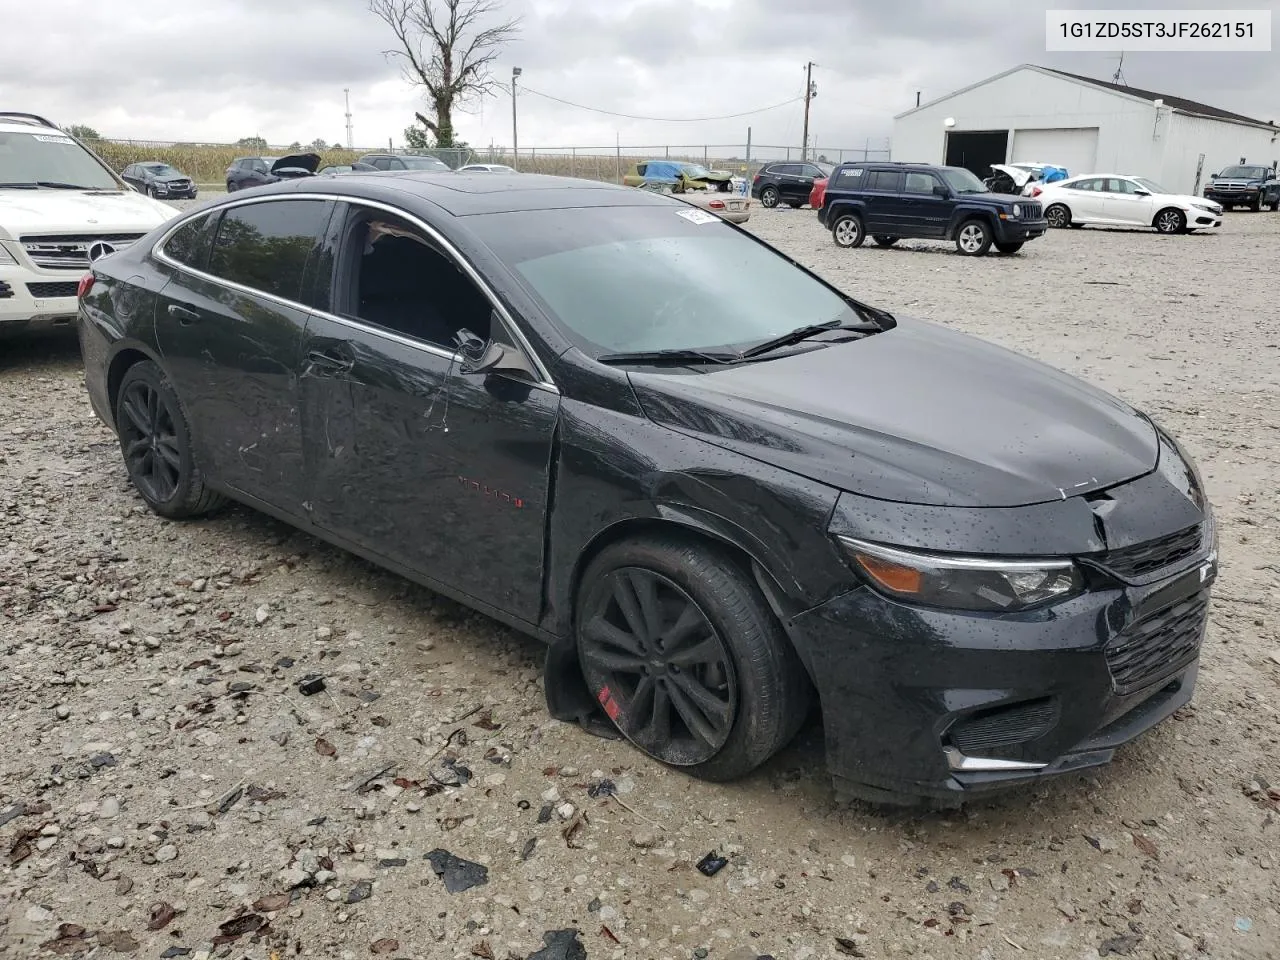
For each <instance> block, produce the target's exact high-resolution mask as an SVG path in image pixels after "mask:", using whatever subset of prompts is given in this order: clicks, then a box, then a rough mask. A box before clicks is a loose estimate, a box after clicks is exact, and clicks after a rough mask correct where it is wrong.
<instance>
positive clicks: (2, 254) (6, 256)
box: [0, 243, 18, 267]
mask: <svg viewBox="0 0 1280 960" xmlns="http://www.w3.org/2000/svg"><path fill="white" fill-rule="evenodd" d="M17 265H18V261H17V260H15V259H14V256H13V254H12V253H10V252H9V251H8V250H6V249H5V248H4V244H3V243H0V267H16V266H17Z"/></svg>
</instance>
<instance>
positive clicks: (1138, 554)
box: [1098, 524, 1204, 580]
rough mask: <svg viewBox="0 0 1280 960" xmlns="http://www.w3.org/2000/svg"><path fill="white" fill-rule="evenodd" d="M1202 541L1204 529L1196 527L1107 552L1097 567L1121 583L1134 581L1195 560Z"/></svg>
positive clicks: (1199, 525) (1099, 559)
mask: <svg viewBox="0 0 1280 960" xmlns="http://www.w3.org/2000/svg"><path fill="white" fill-rule="evenodd" d="M1203 541H1204V527H1203V526H1202V525H1201V524H1196V525H1195V526H1194V527H1188V528H1187V529H1185V530H1179V531H1178V532H1177V533H1171V534H1169V535H1168V536H1167V537H1160V538H1158V539H1156V540H1147V541H1146V542H1145V543H1139V544H1135V545H1134V546H1132V547H1121V548H1120V549H1119V550H1110V551H1108V552H1107V553H1104V554H1103V555H1102V556H1101V557H1099V558H1098V563H1100V564H1101V565H1102V566H1104V567H1106V568H1107V569H1108V570H1110V571H1111V572H1112V573H1114V574H1115V575H1116V576H1118V577H1122V578H1124V579H1125V580H1138V579H1141V578H1143V577H1145V576H1147V574H1150V573H1154V572H1156V571H1157V570H1163V569H1164V568H1166V567H1171V566H1173V565H1174V564H1176V563H1178V562H1180V561H1182V560H1186V559H1187V558H1188V557H1192V556H1195V555H1196V554H1197V553H1198V552H1199V551H1200V547H1201V544H1202V543H1203Z"/></svg>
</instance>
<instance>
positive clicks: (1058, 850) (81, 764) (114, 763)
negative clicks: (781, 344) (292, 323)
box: [0, 210, 1280, 960]
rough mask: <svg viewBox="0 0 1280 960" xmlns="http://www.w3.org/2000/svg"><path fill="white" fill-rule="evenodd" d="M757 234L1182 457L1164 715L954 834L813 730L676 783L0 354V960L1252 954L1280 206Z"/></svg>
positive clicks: (1267, 867)
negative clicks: (919, 231) (1181, 687)
mask: <svg viewBox="0 0 1280 960" xmlns="http://www.w3.org/2000/svg"><path fill="white" fill-rule="evenodd" d="M750 226H751V229H754V230H756V231H758V232H759V233H760V234H761V235H762V236H765V237H767V238H769V239H770V240H772V241H773V242H775V243H777V244H778V245H780V246H781V247H782V248H783V249H784V250H786V251H787V252H788V253H790V254H792V255H794V256H795V257H796V258H797V259H799V260H800V261H801V262H803V263H806V264H809V265H811V266H813V267H815V268H816V269H817V270H819V271H820V272H822V273H823V274H824V275H826V276H827V277H829V278H830V279H832V280H833V281H835V282H836V283H838V284H839V285H841V286H842V287H844V288H845V289H847V290H849V291H850V292H852V293H854V294H856V295H859V296H861V297H863V298H866V299H869V300H871V301H872V302H875V303H878V304H880V305H882V306H886V307H888V308H890V309H892V310H897V311H900V312H906V313H912V314H915V315H918V316H923V317H929V318H932V319H935V320H937V321H940V322H942V323H945V324H948V325H952V326H955V327H957V328H960V329H964V330H967V331H970V332H972V333H975V334H978V335H980V336H984V337H987V338H990V339H992V340H995V341H998V342H1000V343H1003V344H1005V345H1007V346H1010V347H1013V348H1015V349H1018V350H1022V351H1025V352H1027V353H1030V354H1032V355H1035V356H1037V357H1040V358H1042V359H1044V360H1047V361H1049V362H1051V363H1054V364H1056V365H1058V366H1061V367H1063V368H1065V369H1067V370H1069V371H1071V372H1073V373H1076V374H1079V375H1081V376H1083V377H1085V378H1087V379H1089V380H1092V381H1093V382H1095V383H1098V384H1100V385H1101V386H1103V387H1105V388H1107V389H1110V390H1113V391H1115V392H1116V393H1118V394H1120V395H1121V396H1123V397H1124V398H1125V399H1127V400H1129V401H1131V402H1133V403H1135V404H1137V405H1139V406H1140V407H1142V408H1144V409H1146V410H1147V411H1149V412H1150V413H1152V414H1153V415H1154V416H1155V417H1156V418H1157V419H1159V420H1161V421H1162V422H1164V423H1165V424H1166V425H1167V426H1168V427H1169V428H1171V429H1172V430H1173V431H1174V432H1175V433H1177V434H1178V435H1179V436H1180V437H1181V438H1182V439H1183V440H1184V441H1185V442H1186V444H1187V445H1188V447H1189V448H1190V450H1191V451H1192V453H1193V454H1194V455H1196V456H1197V457H1198V459H1199V462H1200V464H1201V467H1202V469H1203V471H1204V474H1205V477H1206V480H1207V484H1208V488H1209V493H1210V495H1211V498H1212V500H1213V502H1214V504H1215V506H1216V509H1217V511H1218V516H1219V520H1220V531H1221V560H1222V575H1221V579H1220V580H1219V583H1218V585H1217V587H1216V589H1215V597H1214V605H1213V612H1212V615H1211V622H1210V627H1209V633H1208V637H1207V641H1206V644H1205V647H1204V655H1203V668H1202V671H1201V674H1200V686H1199V689H1198V692H1197V695H1196V698H1195V700H1194V703H1193V705H1192V706H1191V707H1190V708H1188V709H1186V710H1184V711H1182V712H1181V713H1180V714H1179V715H1178V717H1177V719H1176V720H1172V721H1170V722H1167V723H1165V724H1163V725H1161V726H1160V727H1158V728H1157V729H1155V730H1154V731H1152V732H1151V733H1150V734H1148V735H1147V736H1146V737H1144V738H1142V739H1141V740H1140V741H1139V742H1137V743H1135V744H1133V745H1131V746H1130V747H1128V748H1126V749H1124V750H1122V751H1121V752H1120V754H1119V756H1118V758H1117V760H1116V762H1115V763H1114V764H1113V765H1112V766H1111V767H1109V768H1107V769H1104V770H1101V771H1097V772H1094V773H1091V774H1090V775H1088V776H1074V777H1065V778H1062V779H1059V780H1056V781H1053V782H1047V783H1045V784H1043V785H1042V786H1039V787H1038V788H1036V789H1032V790H1027V791H1023V792H1019V793H1014V794H1011V795H1008V796H1005V797H1002V798H1000V799H998V800H996V801H993V802H990V803H986V804H983V805H979V806H975V807H972V808H967V809H966V810H965V811H963V812H960V813H953V814H946V815H920V816H916V815H906V814H901V813H897V814H893V813H885V812H883V811H878V810H873V809H870V808H866V807H860V806H854V807H837V806H836V805H835V803H834V801H833V797H832V793H831V788H830V786H829V783H828V781H827V778H826V776H825V773H824V770H823V758H822V745H821V733H820V730H817V729H814V728H812V727H811V728H809V729H807V730H806V731H805V732H804V733H803V734H802V735H801V737H800V738H799V739H798V740H797V742H796V743H795V744H793V745H792V746H791V747H790V748H788V749H787V750H786V751H785V752H784V753H783V754H782V755H780V756H779V757H778V758H776V759H775V761H773V762H772V763H770V764H769V765H768V767H767V768H766V769H764V770H762V771H760V772H758V773H757V774H756V775H754V776H752V777H750V778H749V779H747V780H745V781H743V782H739V783H736V784H731V785H727V786H724V785H710V784H702V783H698V782H695V781H693V780H690V779H688V778H687V777H685V776H683V775H681V774H678V773H673V772H670V771H668V770H665V769H663V768H662V767H660V766H658V765H656V764H654V763H652V762H649V761H648V760H646V759H645V758H643V757H642V756H640V755H639V754H637V753H636V752H634V751H633V750H631V749H629V748H628V747H627V746H625V745H624V744H621V743H613V742H608V741H602V740H598V739H594V738H592V737H590V736H588V735H586V734H584V733H582V732H580V731H579V730H577V729H576V728H573V727H569V726H565V725H562V724H559V723H556V722H554V721H552V720H550V719H548V717H547V716H546V713H545V710H544V707H543V700H542V694H541V690H540V686H539V683H540V681H539V654H540V650H539V647H538V645H537V644H536V643H534V642H532V641H529V640H526V639H524V638H521V637H519V636H517V635H515V634H513V633H512V632H510V631H509V630H507V629H505V628H503V627H501V626H499V625H497V624H495V623H494V622H492V621H490V620H488V619H486V618H484V617H481V616H477V615H473V614H470V613H468V612H467V611H465V610H463V609H461V608H459V607H458V606H456V605H454V604H453V603H451V602H448V601H445V600H442V599H440V598H438V597H435V596H433V595H432V594H430V593H429V592H427V591H425V590H422V589H419V588H417V587H415V586H412V585H410V584H408V583H406V582H405V581H402V580H400V579H398V578H396V577H394V576H391V575H389V574H385V573H382V572H380V571H378V570H377V569H374V568H373V567H371V566H369V565H367V564H365V563H363V562H362V561H359V560H356V559H355V558H353V557H351V556H349V555H346V554H343V553H341V552H339V551H337V550H334V549H332V548H330V547H328V546H325V545H323V544H321V543H318V542H317V541H315V540H312V539H310V538H308V537H306V536H303V535H301V534H299V533H295V532H293V531H291V530H290V529H289V528H287V527H284V526H282V525H281V524H278V523H276V522H274V521H272V520H269V519H267V518H265V517H263V516H261V515H258V514H255V513H253V512H250V511H248V510H245V509H242V508H230V509H227V510H226V511H224V512H222V513H220V514H218V515H217V516H215V517H212V518H209V519H207V520H203V521H200V522H196V523H184V524H175V523H169V522H165V521H163V520H160V519H159V518H157V517H155V516H153V515H151V514H150V513H149V512H147V511H146V510H145V509H144V508H143V507H142V503H141V501H140V500H139V499H138V497H136V496H135V495H134V494H133V492H132V491H131V489H130V487H129V486H128V485H127V483H126V481H125V473H124V470H123V467H122V465H121V462H120V457H119V454H118V451H117V448H116V446H115V444H114V439H113V437H112V436H111V434H110V433H109V432H108V431H107V429H106V428H104V427H103V426H102V425H101V424H100V423H99V422H98V421H97V420H96V419H95V418H94V416H93V414H92V412H91V411H90V408H89V404H88V401H87V399H86V397H85V393H84V390H83V387H82V383H81V369H80V364H79V357H78V352H77V348H76V345H75V343H74V341H73V340H70V339H68V338H65V337H62V338H58V337H54V338H38V339H33V340H27V341H17V342H0V718H2V721H0V723H2V725H0V955H4V956H15V957H17V956H23V957H25V956H53V955H57V954H63V955H80V956H89V955H96V956H100V957H107V956H112V955H113V954H114V953H117V952H119V953H126V954H127V953H134V954H135V955H137V956H142V957H180V956H186V957H191V958H193V960H201V958H207V957H209V956H217V957H231V958H240V957H250V958H264V960H265V958H268V957H279V958H285V957H290V956H294V955H297V956H305V957H341V958H345V960H353V958H360V957H368V956H380V955H385V956H388V957H405V958H452V957H463V958H471V957H480V958H491V960H506V958H519V960H524V958H527V957H530V956H535V957H537V958H538V960H553V958H575V957H582V956H584V954H583V953H582V952H579V948H578V947H576V946H574V941H573V940H572V935H571V934H565V935H559V936H557V935H555V934H551V933H548V932H550V931H561V930H569V929H576V930H577V931H579V939H578V941H577V943H578V944H580V947H581V948H582V949H584V950H585V955H586V956H589V957H590V958H592V960H599V958H619V960H620V958H642V960H648V958H652V960H669V958H690V957H694V958H701V957H709V958H712V960H725V958H733V960H742V958H755V957H758V956H766V955H768V956H772V957H775V958H777V960H808V958H826V957H841V956H853V957H870V958H887V957H918V958H950V957H964V958H982V960H1012V958H1040V957H1053V958H1057V957H1063V958H1072V960H1075V958H1081V960H1083V958H1097V957H1104V956H1128V957H1135V958H1180V957H1204V956H1208V957H1215V958H1224V960H1225V958H1234V957H1246V958H1276V957H1280V823H1278V822H1277V820H1280V806H1278V805H1277V802H1276V801H1275V800H1274V799H1272V798H1274V797H1276V796H1280V794H1277V793H1272V794H1271V796H1270V797H1269V796H1268V789H1269V788H1270V789H1272V790H1274V789H1276V788H1277V787H1280V722H1278V718H1277V705H1278V704H1280V643H1278V642H1277V641H1278V639H1280V615H1278V614H1277V604H1278V603H1280V544H1278V543H1277V539H1276V531H1277V514H1278V512H1280V470H1277V460H1278V459H1280V453H1278V452H1277V451H1280V307H1278V306H1277V290H1278V289H1280V287H1278V286H1277V281H1276V265H1277V263H1280V215H1275V214H1267V213H1263V214H1246V213H1238V214H1231V215H1228V218H1227V223H1226V225H1225V227H1224V228H1223V229H1222V231H1221V233H1220V234H1219V235H1216V236H1186V237H1162V236H1156V235H1154V234H1150V233H1144V232H1123V231H1101V230H1081V231H1056V232H1053V233H1051V234H1050V235H1049V236H1048V237H1046V238H1044V239H1043V240H1038V241H1035V242H1033V243H1030V244H1028V245H1027V247H1026V248H1025V249H1024V251H1023V252H1022V253H1021V254H1020V255H1017V256H1014V257H1011V258H1003V257H996V256H991V257H987V258H984V259H981V260H973V259H968V258H963V257H960V256H958V255H956V254H955V252H954V249H953V248H952V247H950V246H946V245H942V244H928V243H919V244H909V243H904V244H902V245H901V246H899V247H898V248H895V249H891V250H880V249H876V248H873V247H868V248H865V249H860V250H855V251H840V250H837V249H836V248H835V247H834V246H833V245H832V243H831V241H830V238H829V236H827V235H826V234H825V233H823V232H822V231H821V230H820V228H819V226H818V224H817V223H816V220H815V218H814V216H813V214H812V213H811V212H809V211H807V210H805V211H760V212H758V213H757V214H756V216H755V217H754V218H753V219H752V221H751V225H750ZM903 389H904V390H909V389H910V384H909V383H906V384H903ZM312 674H318V675H323V676H324V677H325V679H326V683H327V686H326V689H325V690H323V691H320V692H317V693H314V694H313V695H310V696H305V695H303V693H301V692H300V690H299V681H300V680H302V679H303V678H304V677H306V676H308V675H312ZM446 744H447V746H446ZM604 779H608V780H610V781H611V782H612V784H613V785H614V788H615V790H616V794H615V795H614V796H612V797H611V796H610V795H609V790H608V789H607V788H606V789H604V790H603V791H602V790H601V789H600V787H599V782H600V781H601V780H604ZM441 784H461V785H459V786H442V785H441ZM593 788H594V789H593ZM593 793H594V794H596V796H594V797H593V796H592V794H593ZM436 850H444V851H448V852H449V853H451V854H454V855H456V856H457V857H460V858H464V859H465V860H468V861H473V862H475V863H477V864H481V865H483V866H484V867H485V868H487V873H485V874H484V875H483V876H484V877H485V878H486V882H484V883H483V884H480V885H476V886H471V887H470V888H469V889H464V890H460V891H459V892H449V887H450V886H451V887H453V888H454V889H456V888H458V887H460V886H466V884H467V883H468V882H475V881H476V880H479V879H480V878H481V872H480V871H479V870H478V869H477V868H474V867H467V866H466V865H459V864H456V863H451V862H444V861H442V859H441V858H440V857H439V856H438V855H437V856H436V858H435V862H436V865H437V866H438V867H439V868H440V869H441V870H443V872H444V876H445V880H447V881H450V883H449V886H446V883H444V882H442V880H441V879H440V878H438V877H437V876H436V873H435V872H434V870H433V865H432V861H431V860H428V859H427V858H426V855H427V854H429V853H432V852H433V851H436ZM710 851H718V852H720V853H721V854H723V855H724V856H726V857H727V858H728V865H727V866H726V867H725V868H724V869H723V870H721V871H720V872H719V873H718V874H716V875H715V876H713V877H706V876H703V875H702V874H701V873H699V872H698V871H697V870H696V869H695V868H694V864H696V863H697V862H698V861H699V860H700V859H701V858H702V857H703V856H704V855H705V854H707V853H708V852H710ZM66 925H70V926H66ZM544 934H547V936H546V937H545V938H544ZM232 938H234V939H232ZM538 951H541V952H538Z"/></svg>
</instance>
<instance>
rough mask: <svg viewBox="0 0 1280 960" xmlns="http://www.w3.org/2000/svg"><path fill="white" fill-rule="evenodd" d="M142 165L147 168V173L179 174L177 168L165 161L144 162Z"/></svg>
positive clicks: (161, 174) (159, 175)
mask: <svg viewBox="0 0 1280 960" xmlns="http://www.w3.org/2000/svg"><path fill="white" fill-rule="evenodd" d="M143 166H144V167H146V168H147V171H148V172H149V173H154V174H155V175H156V176H157V177H167V176H171V175H173V176H177V175H179V174H178V171H177V169H176V168H174V167H171V166H169V164H167V163H144V164H143Z"/></svg>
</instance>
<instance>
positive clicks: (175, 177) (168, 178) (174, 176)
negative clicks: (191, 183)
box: [150, 173, 191, 183]
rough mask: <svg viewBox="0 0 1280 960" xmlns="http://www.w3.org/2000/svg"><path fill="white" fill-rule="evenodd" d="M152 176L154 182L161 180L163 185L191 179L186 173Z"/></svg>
mask: <svg viewBox="0 0 1280 960" xmlns="http://www.w3.org/2000/svg"><path fill="white" fill-rule="evenodd" d="M150 176H151V179H152V180H159V181H160V182H161V183H172V182H173V181H174V180H190V179H191V178H190V177H188V176H187V175H186V174H185V173H161V174H155V173H153V174H151V175H150Z"/></svg>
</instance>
